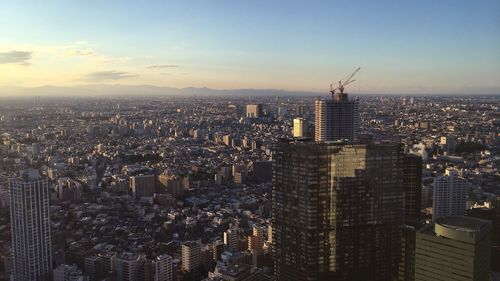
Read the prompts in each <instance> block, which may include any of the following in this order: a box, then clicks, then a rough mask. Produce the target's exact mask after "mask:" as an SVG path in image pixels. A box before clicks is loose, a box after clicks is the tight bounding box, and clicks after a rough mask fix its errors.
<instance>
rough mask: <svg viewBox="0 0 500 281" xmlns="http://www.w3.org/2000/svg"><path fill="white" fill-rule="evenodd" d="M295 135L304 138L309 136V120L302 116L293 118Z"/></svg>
mask: <svg viewBox="0 0 500 281" xmlns="http://www.w3.org/2000/svg"><path fill="white" fill-rule="evenodd" d="M293 137H294V138H304V137H307V121H306V120H305V119H304V118H302V117H299V118H295V119H293Z"/></svg>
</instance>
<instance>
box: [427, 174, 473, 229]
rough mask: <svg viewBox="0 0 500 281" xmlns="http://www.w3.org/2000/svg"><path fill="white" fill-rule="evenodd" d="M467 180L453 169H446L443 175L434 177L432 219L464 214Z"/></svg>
mask: <svg viewBox="0 0 500 281" xmlns="http://www.w3.org/2000/svg"><path fill="white" fill-rule="evenodd" d="M466 201H467V182H466V181H465V180H464V179H463V178H460V177H459V176H458V172H457V171H456V170H455V169H446V173H445V175H444V176H441V177H437V178H435V179H434V193H433V201H432V220H433V221H435V220H436V219H438V218H441V217H447V216H463V215H465V205H466Z"/></svg>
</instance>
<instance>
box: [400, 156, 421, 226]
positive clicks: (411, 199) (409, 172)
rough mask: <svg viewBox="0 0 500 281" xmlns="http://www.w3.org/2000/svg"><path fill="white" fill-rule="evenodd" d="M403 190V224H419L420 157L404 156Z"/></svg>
mask: <svg viewBox="0 0 500 281" xmlns="http://www.w3.org/2000/svg"><path fill="white" fill-rule="evenodd" d="M403 164H404V168H403V179H404V181H403V189H404V196H405V201H404V209H405V218H404V220H405V224H410V225H414V224H416V223H419V222H420V209H421V204H422V199H421V198H422V157H420V156H418V155H414V154H406V155H405V156H404V162H403Z"/></svg>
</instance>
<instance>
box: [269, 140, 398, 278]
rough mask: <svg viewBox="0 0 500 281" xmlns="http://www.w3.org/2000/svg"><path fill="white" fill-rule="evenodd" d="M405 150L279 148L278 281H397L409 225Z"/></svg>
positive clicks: (292, 144) (295, 144)
mask: <svg viewBox="0 0 500 281" xmlns="http://www.w3.org/2000/svg"><path fill="white" fill-rule="evenodd" d="M403 158H404V155H403V153H402V152H401V150H400V148H399V146H398V145H392V144H367V145H338V144H335V143H314V142H307V141H297V140H294V141H288V140H283V141H281V142H280V143H277V144H275V149H274V154H273V159H274V179H273V204H272V212H273V214H272V226H273V227H272V231H273V233H272V236H273V260H274V262H275V266H274V272H275V276H276V280H278V281H279V280H391V279H392V278H394V277H395V276H396V275H397V263H398V259H399V247H400V243H399V241H400V231H401V229H400V226H401V225H402V223H403V217H404V211H403V202H404V200H403V199H404V194H403V189H402V184H403V165H402V164H403V161H404V159H403Z"/></svg>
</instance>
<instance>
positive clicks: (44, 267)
mask: <svg viewBox="0 0 500 281" xmlns="http://www.w3.org/2000/svg"><path fill="white" fill-rule="evenodd" d="M9 189H10V221H11V225H12V250H13V254H14V257H13V264H12V273H13V277H14V280H15V281H49V280H51V278H52V251H51V241H50V214H49V199H50V196H49V187H48V182H47V178H43V177H41V176H40V174H39V173H38V171H37V170H34V169H29V170H23V171H21V176H20V177H19V178H12V179H9Z"/></svg>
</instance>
